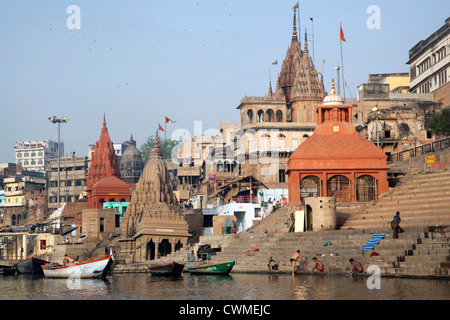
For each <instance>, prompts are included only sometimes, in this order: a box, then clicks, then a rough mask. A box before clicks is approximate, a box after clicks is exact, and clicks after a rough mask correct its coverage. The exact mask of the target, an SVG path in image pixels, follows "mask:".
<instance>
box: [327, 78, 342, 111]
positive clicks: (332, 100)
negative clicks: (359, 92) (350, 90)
mask: <svg viewBox="0 0 450 320" xmlns="http://www.w3.org/2000/svg"><path fill="white" fill-rule="evenodd" d="M342 104H344V99H343V98H342V97H341V96H340V95H338V94H337V93H336V90H335V89H334V79H333V83H332V88H331V92H330V94H329V95H327V96H326V97H325V99H323V105H324V106H338V105H342Z"/></svg>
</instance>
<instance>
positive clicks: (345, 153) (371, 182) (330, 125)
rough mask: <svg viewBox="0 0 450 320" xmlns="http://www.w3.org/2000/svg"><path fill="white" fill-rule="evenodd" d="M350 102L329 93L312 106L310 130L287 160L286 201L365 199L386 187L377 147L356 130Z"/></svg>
mask: <svg viewBox="0 0 450 320" xmlns="http://www.w3.org/2000/svg"><path fill="white" fill-rule="evenodd" d="M352 108H353V106H352V105H348V104H345V102H344V100H343V99H342V97H341V96H339V95H338V94H336V91H335V89H334V80H333V84H332V89H331V92H330V94H329V95H328V96H326V97H325V99H324V101H323V103H322V105H320V106H318V108H317V111H316V112H317V117H316V119H317V126H316V128H315V130H314V134H313V135H312V136H311V137H309V138H308V139H307V140H306V141H304V142H303V143H302V144H301V145H300V146H299V147H298V148H297V150H295V151H294V153H293V154H292V155H291V157H290V158H289V160H288V169H287V172H286V174H287V175H288V177H289V202H290V203H301V202H303V200H304V199H305V198H307V197H335V199H336V202H365V201H372V200H376V199H378V197H379V196H380V195H381V194H383V193H385V192H387V191H388V190H389V186H388V181H387V171H388V169H389V167H388V166H387V164H386V159H387V156H386V154H385V153H384V152H383V150H382V149H379V148H378V147H376V146H375V145H374V144H373V143H372V142H370V141H369V140H367V139H366V138H364V137H362V136H361V135H359V134H357V133H356V130H355V125H353V124H352Z"/></svg>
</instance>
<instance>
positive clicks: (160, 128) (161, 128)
mask: <svg viewBox="0 0 450 320" xmlns="http://www.w3.org/2000/svg"><path fill="white" fill-rule="evenodd" d="M158 126H159V130H161V131H164V129H163V127H161V125H160V124H159V123H158Z"/></svg>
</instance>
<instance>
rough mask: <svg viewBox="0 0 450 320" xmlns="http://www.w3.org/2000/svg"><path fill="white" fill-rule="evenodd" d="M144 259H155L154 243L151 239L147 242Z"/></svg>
mask: <svg viewBox="0 0 450 320" xmlns="http://www.w3.org/2000/svg"><path fill="white" fill-rule="evenodd" d="M146 252H147V253H146V257H145V259H146V260H155V243H154V242H153V240H150V242H147V251H146Z"/></svg>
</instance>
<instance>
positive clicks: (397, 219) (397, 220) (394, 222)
mask: <svg viewBox="0 0 450 320" xmlns="http://www.w3.org/2000/svg"><path fill="white" fill-rule="evenodd" d="M401 221H402V219H400V212H399V211H397V213H396V214H395V216H394V219H393V220H392V222H391V227H392V229H393V230H394V235H393V238H394V239H398V234H399V233H400V232H401V230H402V229H401V228H400V222H401Z"/></svg>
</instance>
